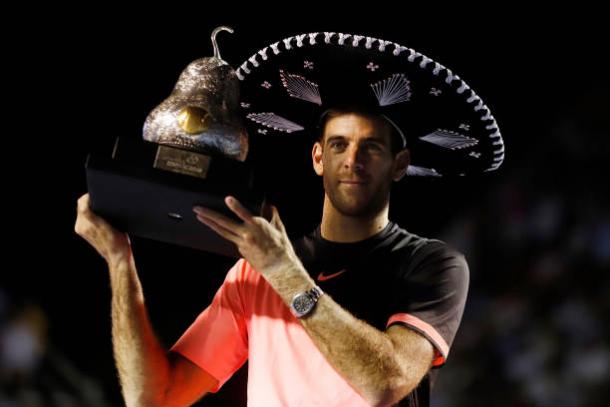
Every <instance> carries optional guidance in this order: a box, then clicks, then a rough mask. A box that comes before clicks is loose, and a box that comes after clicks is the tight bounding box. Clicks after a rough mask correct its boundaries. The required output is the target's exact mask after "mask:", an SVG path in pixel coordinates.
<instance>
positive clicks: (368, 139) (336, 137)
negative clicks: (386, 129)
mask: <svg viewBox="0 0 610 407" xmlns="http://www.w3.org/2000/svg"><path fill="white" fill-rule="evenodd" d="M334 140H345V136H339V135H333V136H328V137H326V143H330V142H331V141H334ZM362 141H363V142H375V143H379V144H383V145H386V144H387V141H386V139H384V138H383V137H378V136H368V137H365V138H364V139H363V140H362Z"/></svg>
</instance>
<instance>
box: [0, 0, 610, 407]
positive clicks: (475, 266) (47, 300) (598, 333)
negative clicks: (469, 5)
mask: <svg viewBox="0 0 610 407" xmlns="http://www.w3.org/2000/svg"><path fill="white" fill-rule="evenodd" d="M328 7H329V6H328V4H327V5H326V7H324V8H315V9H313V6H311V7H310V6H307V9H306V8H305V5H302V4H283V5H281V6H273V7H271V6H262V5H260V6H252V7H244V6H240V5H237V4H236V5H235V6H231V7H229V6H225V7H223V6H222V5H215V6H214V7H212V6H209V7H208V6H206V7H204V8H203V9H195V8H192V7H190V6H188V5H186V4H176V5H164V6H161V5H160V6H156V8H154V9H153V10H148V11H153V12H154V13H152V14H154V15H155V16H154V17H152V16H149V15H144V14H143V13H132V14H130V13H127V12H126V10H121V9H115V10H108V9H93V8H92V9H89V10H79V9H77V8H70V9H65V10H62V9H61V8H54V9H52V10H41V9H37V10H36V11H37V17H36V19H30V21H29V23H30V24H29V25H23V26H22V27H21V29H19V30H17V31H14V32H12V33H8V34H7V35H8V36H7V38H8V39H9V40H10V41H9V42H10V46H9V48H10V51H17V52H16V53H15V56H14V57H11V58H10V61H11V63H10V64H7V65H9V68H12V69H14V70H15V72H14V75H13V76H10V77H9V76H8V75H7V79H8V81H7V82H9V83H7V85H8V86H11V87H15V88H17V93H16V96H15V97H14V98H12V99H11V101H12V102H13V103H11V105H12V107H15V108H16V113H15V115H14V116H12V115H11V116H8V117H7V118H6V120H7V121H8V122H10V124H12V125H17V127H18V129H19V130H17V131H16V132H12V133H8V132H7V133H5V154H6V156H7V157H10V159H12V160H15V161H16V162H17V163H18V165H9V168H7V169H6V170H5V171H6V174H7V175H8V176H7V177H6V179H7V181H6V183H7V184H8V187H10V188H9V189H7V191H10V192H9V194H8V196H9V197H10V199H6V200H5V202H4V203H5V205H7V207H6V210H7V212H5V213H6V214H8V215H9V216H7V218H6V219H5V222H6V223H5V224H6V225H7V226H9V227H7V228H5V233H6V237H7V240H8V242H9V245H8V247H6V249H5V256H6V257H7V259H6V261H5V266H4V267H3V271H2V272H1V274H0V275H1V276H2V277H1V280H0V335H1V337H0V345H1V346H2V348H1V351H2V353H1V355H0V357H1V359H0V384H1V387H0V406H3V407H4V406H21V405H24V406H30V405H31V406H37V405H61V406H73V405H79V406H80V405H87V406H105V405H121V404H122V401H121V398H120V391H119V388H118V379H117V377H116V372H115V368H114V363H113V359H112V348H111V342H110V291H109V282H108V276H107V272H106V267H105V263H104V262H103V260H102V259H101V258H100V257H99V256H98V255H97V254H96V253H95V252H94V251H93V249H92V248H91V247H89V246H88V244H86V242H85V241H84V240H82V239H80V238H79V237H78V236H76V235H75V234H74V232H73V227H74V221H75V215H76V200H77V199H78V197H79V196H81V195H82V194H83V193H85V192H86V182H85V172H84V161H85V157H86V155H87V153H88V152H89V151H92V150H93V149H97V148H102V149H103V148H107V146H108V144H109V143H112V140H114V138H115V137H116V136H129V137H140V135H141V128H142V124H143V122H144V119H145V117H146V115H147V114H148V112H149V111H150V110H152V109H153V108H154V107H155V106H156V105H157V104H158V103H160V102H161V101H162V100H163V99H164V98H165V97H167V96H168V95H169V93H170V91H171V89H172V88H173V86H174V84H175V81H176V80H177V78H178V75H179V74H180V72H181V71H182V69H184V68H185V67H186V66H187V65H188V63H190V62H191V61H193V60H195V59H197V58H201V57H204V56H211V55H212V46H211V43H210V41H209V35H210V33H211V31H212V30H213V29H214V27H216V26H218V25H229V26H232V27H233V28H234V29H235V33H234V34H228V33H222V34H221V35H220V36H219V44H220V47H221V51H222V56H223V58H224V59H225V60H227V61H228V62H229V63H230V64H231V65H233V66H234V67H237V66H238V65H239V64H241V62H243V61H244V60H245V59H246V58H247V57H249V56H250V55H252V54H253V53H254V52H256V51H257V50H258V49H260V48H262V47H264V46H265V45H267V44H268V43H270V42H274V41H277V40H280V39H282V38H285V37H287V36H290V35H294V34H299V33H305V32H315V31H336V32H346V33H359V34H365V35H370V36H373V37H377V38H383V39H387V40H392V41H395V42H397V43H400V44H402V45H405V46H408V47H411V48H413V49H415V50H417V51H419V52H421V53H423V54H425V55H427V56H428V57H430V58H432V59H434V60H436V61H438V62H440V63H441V64H443V65H445V66H447V67H450V68H451V69H452V70H453V71H454V72H455V73H457V74H459V75H460V77H461V78H462V79H464V80H465V81H466V82H467V83H468V84H469V85H470V86H472V87H473V88H474V89H476V91H477V94H479V95H480V96H481V97H482V98H483V100H484V101H485V102H486V104H487V105H488V106H490V108H491V109H492V113H493V114H494V116H495V118H496V119H497V121H498V123H499V125H500V129H501V131H502V134H503V137H504V141H505V145H506V160H505V162H504V164H503V165H502V166H501V167H500V169H499V170H497V171H495V172H491V173H486V174H485V175H482V176H477V177H470V178H467V179H459V180H451V182H449V181H445V180H443V179H440V180H439V179H434V180H430V179H414V178H409V179H407V180H406V181H405V180H403V181H404V182H403V184H404V185H402V186H401V189H400V190H395V191H394V193H393V195H392V205H391V218H392V220H394V221H396V222H398V223H399V224H400V225H401V226H402V227H404V228H406V229H407V230H409V231H411V232H413V233H416V234H419V235H423V236H427V237H435V238H440V239H443V240H446V241H448V242H450V243H452V244H454V245H455V246H457V247H458V248H460V249H461V250H462V251H463V252H464V253H465V254H466V257H467V260H468V262H469V265H470V269H471V290H470V296H469V301H468V303H467V307H466V311H465V315H464V319H463V322H462V326H461V329H460V331H459V332H458V335H457V337H456V340H455V342H454V345H453V348H452V351H451V356H450V357H449V359H448V363H447V365H446V366H445V367H443V369H442V371H441V374H440V378H439V382H438V383H437V386H436V388H435V394H434V397H433V405H435V406H461V405H490V404H493V405H566V406H568V405H570V406H571V405H606V404H607V402H608V401H610V396H609V394H608V389H609V388H610V386H609V382H610V347H609V343H610V332H609V331H608V326H609V324H608V317H607V315H608V312H609V311H610V309H609V308H610V279H609V278H608V272H609V271H610V215H609V206H608V197H609V193H608V187H607V180H606V178H607V174H608V173H609V172H608V169H609V168H608V167H609V165H608V160H609V159H610V142H609V137H610V131H609V129H610V126H609V125H608V117H609V113H610V106H609V97H608V91H609V90H610V86H609V82H610V81H609V79H608V65H607V45H606V44H605V37H603V36H602V33H603V31H604V29H605V27H604V22H602V21H600V20H601V18H600V15H601V14H599V13H598V11H597V10H586V11H585V10H571V9H570V10H557V9H554V10H552V12H551V11H546V12H538V13H534V12H533V11H531V10H528V9H515V8H511V9H501V8H494V9H492V8H484V9H479V10H473V11H472V12H466V11H464V10H460V11H459V12H458V10H450V9H443V8H442V7H441V6H440V5H439V7H438V9H436V10H432V11H426V12H423V11H422V12H419V11H418V12H415V11H414V10H402V11H398V10H397V9H395V8H393V7H395V6H390V5H383V4H375V5H374V6H373V5H370V4H369V5H366V4H364V5H362V6H356V5H350V4H348V3H346V4H337V7H338V8H339V10H340V11H336V12H333V13H330V12H328V11H325V9H326V8H328ZM583 8H584V7H583ZM312 9H313V10H312ZM46 12H48V13H49V14H48V15H47V14H45V13H46ZM51 13H52V14H51ZM271 14H273V16H272V15H271ZM17 41H23V42H17ZM20 44H22V45H20ZM13 78H14V79H13ZM15 118H18V119H17V120H15ZM13 143H14V144H13ZM310 145H311V141H310V140H306V139H303V138H301V139H290V140H278V148H277V150H270V151H268V152H267V154H269V160H268V163H269V164H268V168H267V169H268V170H269V171H271V172H273V173H275V174H277V186H276V191H277V193H276V194H275V195H276V196H275V202H276V205H277V206H278V208H279V211H280V214H281V216H282V219H283V221H284V223H285V224H286V226H287V229H288V230H289V233H290V234H291V235H294V236H296V235H298V234H301V233H304V232H306V231H309V230H311V229H312V228H314V227H315V226H316V223H317V222H318V221H319V219H320V216H321V203H322V196H323V195H322V190H321V185H320V180H318V179H316V177H315V175H314V173H313V171H312V170H311V164H310V158H309V155H310ZM8 162H9V160H8V158H7V159H5V164H6V163H8ZM287 174H289V175H290V176H287ZM133 245H134V252H135V258H136V262H137V266H138V271H139V274H140V277H141V280H142V284H143V286H144V290H145V295H146V301H147V304H148V309H149V313H150V318H151V320H152V323H153V325H154V327H155V330H156V332H157V334H158V336H159V338H160V339H161V341H162V342H163V343H164V344H165V345H167V346H171V344H172V343H173V342H174V341H175V340H176V339H177V338H178V337H179V335H180V334H181V333H182V332H183V331H184V329H186V327H187V326H188V325H189V324H190V323H191V322H192V320H193V319H194V318H195V316H196V315H197V314H198V313H199V312H200V311H201V310H203V309H204V308H205V307H206V306H207V304H208V303H209V302H210V300H211V298H212V296H213V294H214V292H215V291H216V289H217V288H218V286H219V285H220V283H221V281H222V279H223V278H224V275H225V273H226V270H227V269H228V267H230V265H232V263H233V262H232V261H231V260H227V259H223V258H220V257H218V256H215V255H211V254H206V253H200V252H195V251H192V250H188V249H184V248H179V247H174V246H170V245H166V244H162V243H158V242H153V241H148V240H144V239H138V238H133ZM245 381H246V372H245V369H242V370H241V371H240V372H239V373H238V374H237V375H236V376H235V377H234V378H232V379H231V380H230V381H229V382H227V384H226V385H225V386H224V387H223V388H222V389H221V390H220V392H219V393H217V394H214V395H209V396H207V397H206V398H205V401H206V402H205V403H202V404H205V405H219V406H220V405H245V400H246V394H245Z"/></svg>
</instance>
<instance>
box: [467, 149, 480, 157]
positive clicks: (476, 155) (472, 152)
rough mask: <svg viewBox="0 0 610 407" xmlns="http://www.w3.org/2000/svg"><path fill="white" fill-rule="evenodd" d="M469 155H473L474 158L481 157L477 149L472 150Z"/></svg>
mask: <svg viewBox="0 0 610 407" xmlns="http://www.w3.org/2000/svg"><path fill="white" fill-rule="evenodd" d="M468 155H469V156H471V157H474V158H479V157H480V156H481V153H478V152H476V151H471V152H470V154H468Z"/></svg>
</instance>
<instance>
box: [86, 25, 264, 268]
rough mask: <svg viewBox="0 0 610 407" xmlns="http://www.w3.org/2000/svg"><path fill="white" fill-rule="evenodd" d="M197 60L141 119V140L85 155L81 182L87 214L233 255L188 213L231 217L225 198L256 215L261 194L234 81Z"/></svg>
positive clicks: (214, 64) (215, 65)
mask: <svg viewBox="0 0 610 407" xmlns="http://www.w3.org/2000/svg"><path fill="white" fill-rule="evenodd" d="M220 31H229V32H233V30H232V29H230V28H228V27H218V28H217V29H215V30H214V32H213V33H212V37H211V38H212V44H213V46H214V56H213V57H210V58H201V59H198V60H196V61H194V62H192V63H191V64H189V65H188V67H187V68H186V69H185V70H184V71H183V72H182V74H181V75H180V77H179V79H178V82H177V83H176V86H175V87H174V90H173V91H172V93H171V94H170V96H169V97H168V98H167V99H165V100H164V101H163V102H162V103H161V104H159V105H158V106H157V107H156V108H155V109H154V110H153V111H152V112H151V113H150V114H149V115H148V117H147V118H146V121H145V124H144V129H143V134H142V137H129V136H120V137H117V138H116V142H115V145H114V149H113V151H112V154H111V155H107V154H90V155H89V157H88V159H87V165H86V167H87V183H88V188H89V192H90V196H91V208H92V209H93V210H94V212H96V213H98V214H99V215H101V216H103V217H104V218H106V219H107V220H109V221H111V223H113V224H114V225H115V226H116V227H118V228H119V229H121V230H124V231H126V232H128V233H131V234H133V235H136V236H141V237H146V238H150V239H154V240H159V241H164V242H169V243H173V244H177V245H181V246H187V247H192V248H197V249H200V250H205V251H210V252H214V253H218V254H222V255H227V256H231V257H239V253H238V252H237V249H236V248H235V245H234V244H233V243H231V242H229V241H227V240H225V239H223V238H222V237H220V236H219V235H218V234H217V233H215V232H214V231H212V230H211V229H209V228H206V227H205V226H204V225H203V224H201V223H200V222H198V221H197V220H196V218H195V216H194V214H193V212H192V208H193V206H195V205H200V206H205V207H208V208H211V209H214V210H216V211H218V212H221V213H224V214H225V215H226V216H229V217H235V215H234V214H233V213H232V212H231V211H229V210H228V208H227V207H226V205H225V203H224V197H225V196H227V195H233V196H235V197H236V198H237V199H239V200H240V202H242V203H243V204H244V205H245V206H246V207H247V208H248V209H249V210H250V211H251V212H252V213H260V212H261V208H262V204H263V200H264V194H263V192H262V191H261V189H260V188H258V187H257V185H256V182H255V177H254V169H253V167H252V166H251V165H250V163H249V162H248V161H246V157H247V154H248V146H249V145H248V134H247V132H246V129H245V127H244V126H243V125H242V122H241V118H240V112H239V110H240V105H239V80H238V79H237V76H236V74H235V71H234V70H233V69H232V68H231V67H230V66H229V64H227V63H226V62H225V61H223V60H222V59H221V57H220V52H219V50H218V45H217V43H216V36H217V34H218V33H219V32H220Z"/></svg>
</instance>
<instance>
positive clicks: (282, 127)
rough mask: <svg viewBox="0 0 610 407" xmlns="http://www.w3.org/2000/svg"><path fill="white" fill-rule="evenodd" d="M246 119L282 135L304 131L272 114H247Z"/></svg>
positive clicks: (300, 127) (297, 125) (293, 123)
mask: <svg viewBox="0 0 610 407" xmlns="http://www.w3.org/2000/svg"><path fill="white" fill-rule="evenodd" d="M246 117H247V118H248V119H250V120H252V121H253V122H255V123H258V124H262V125H263V126H266V127H269V128H271V129H274V130H278V131H283V132H284V133H292V132H293V131H299V130H304V127H303V126H300V125H299V124H297V123H295V122H291V121H290V120H288V119H285V118H283V117H282V116H279V115H277V114H275V113H273V112H267V113H249V114H248V115H246Z"/></svg>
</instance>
